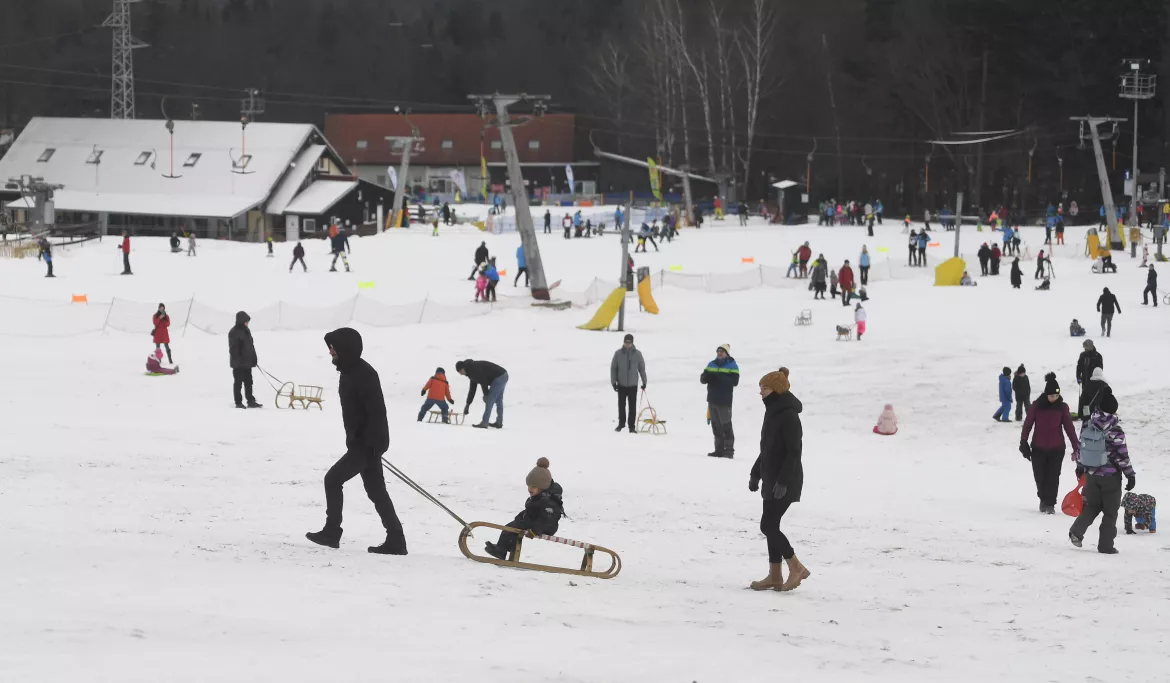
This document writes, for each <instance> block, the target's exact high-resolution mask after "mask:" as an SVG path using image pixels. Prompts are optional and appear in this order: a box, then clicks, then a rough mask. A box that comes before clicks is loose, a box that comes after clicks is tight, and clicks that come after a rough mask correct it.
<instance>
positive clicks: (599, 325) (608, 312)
mask: <svg viewBox="0 0 1170 683" xmlns="http://www.w3.org/2000/svg"><path fill="white" fill-rule="evenodd" d="M625 298H626V288H625V287H618V288H617V289H615V290H613V291H612V292H610V293H609V296H607V297H605V301H604V302H602V304H601V308H599V309H597V313H594V314H593V319H592V320H590V321H589V322H587V323H585V324H584V325H578V326H577V329H578V330H604V329H608V328H609V325H610V323H612V322H613V319H614V317H615V316H617V313H618V309H619V308H621V307H622V300H623V299H625Z"/></svg>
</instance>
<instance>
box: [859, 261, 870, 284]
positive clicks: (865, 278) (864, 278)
mask: <svg viewBox="0 0 1170 683" xmlns="http://www.w3.org/2000/svg"><path fill="white" fill-rule="evenodd" d="M859 268H860V269H861V284H862V285H868V284H869V266H859Z"/></svg>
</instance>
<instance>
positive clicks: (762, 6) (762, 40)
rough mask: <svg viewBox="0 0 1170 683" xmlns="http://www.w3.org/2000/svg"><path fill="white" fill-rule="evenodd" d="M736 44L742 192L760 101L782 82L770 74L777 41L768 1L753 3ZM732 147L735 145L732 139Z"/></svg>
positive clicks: (754, 0)
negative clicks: (742, 107)
mask: <svg viewBox="0 0 1170 683" xmlns="http://www.w3.org/2000/svg"><path fill="white" fill-rule="evenodd" d="M742 35H743V36H744V37H743V38H742V39H737V40H736V41H735V46H736V48H737V49H738V51H739V56H740V59H741V60H742V61H743V73H744V83H745V86H746V89H747V107H746V113H745V117H746V119H747V121H746V124H747V130H746V134H747V147H746V149H745V150H744V152H743V154H742V156H741V157H740V159H741V161H742V162H743V183H744V190H745V191H746V190H747V187H748V184H749V183H750V182H751V175H750V174H751V162H752V150H753V145H754V143H755V137H756V123H757V121H758V120H759V112H760V100H762V99H764V98H765V97H767V96H768V95H769V94H771V93H772V92H774V91H775V90H776V89H777V88H779V87H780V84H781V82H782V81H781V80H780V79H779V78H777V77H776V75H775V74H774V73H773V68H774V67H773V65H772V58H773V49H774V45H775V40H776V13H775V12H774V11H773V10H772V7H771V2H770V0H752V19H751V25H750V26H748V27H747V28H746V29H745V30H744V31H743V32H742ZM732 146H733V147H734V146H735V142H734V138H733V139H732Z"/></svg>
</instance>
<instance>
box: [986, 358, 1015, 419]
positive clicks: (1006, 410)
mask: <svg viewBox="0 0 1170 683" xmlns="http://www.w3.org/2000/svg"><path fill="white" fill-rule="evenodd" d="M1011 377H1012V369H1011V368H1004V369H1003V374H1001V375H1000V376H999V410H997V411H995V414H994V415H992V416H991V419H993V420H995V421H996V422H1011V421H1012V379H1011Z"/></svg>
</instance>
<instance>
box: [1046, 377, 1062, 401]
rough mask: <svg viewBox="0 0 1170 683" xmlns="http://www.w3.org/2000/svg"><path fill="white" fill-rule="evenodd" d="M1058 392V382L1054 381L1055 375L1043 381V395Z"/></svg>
mask: <svg viewBox="0 0 1170 683" xmlns="http://www.w3.org/2000/svg"><path fill="white" fill-rule="evenodd" d="M1059 393H1060V384H1058V383H1057V382H1056V378H1055V377H1053V378H1051V379H1049V380H1048V381H1047V382H1045V383H1044V395H1045V396H1051V395H1053V394H1059Z"/></svg>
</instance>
